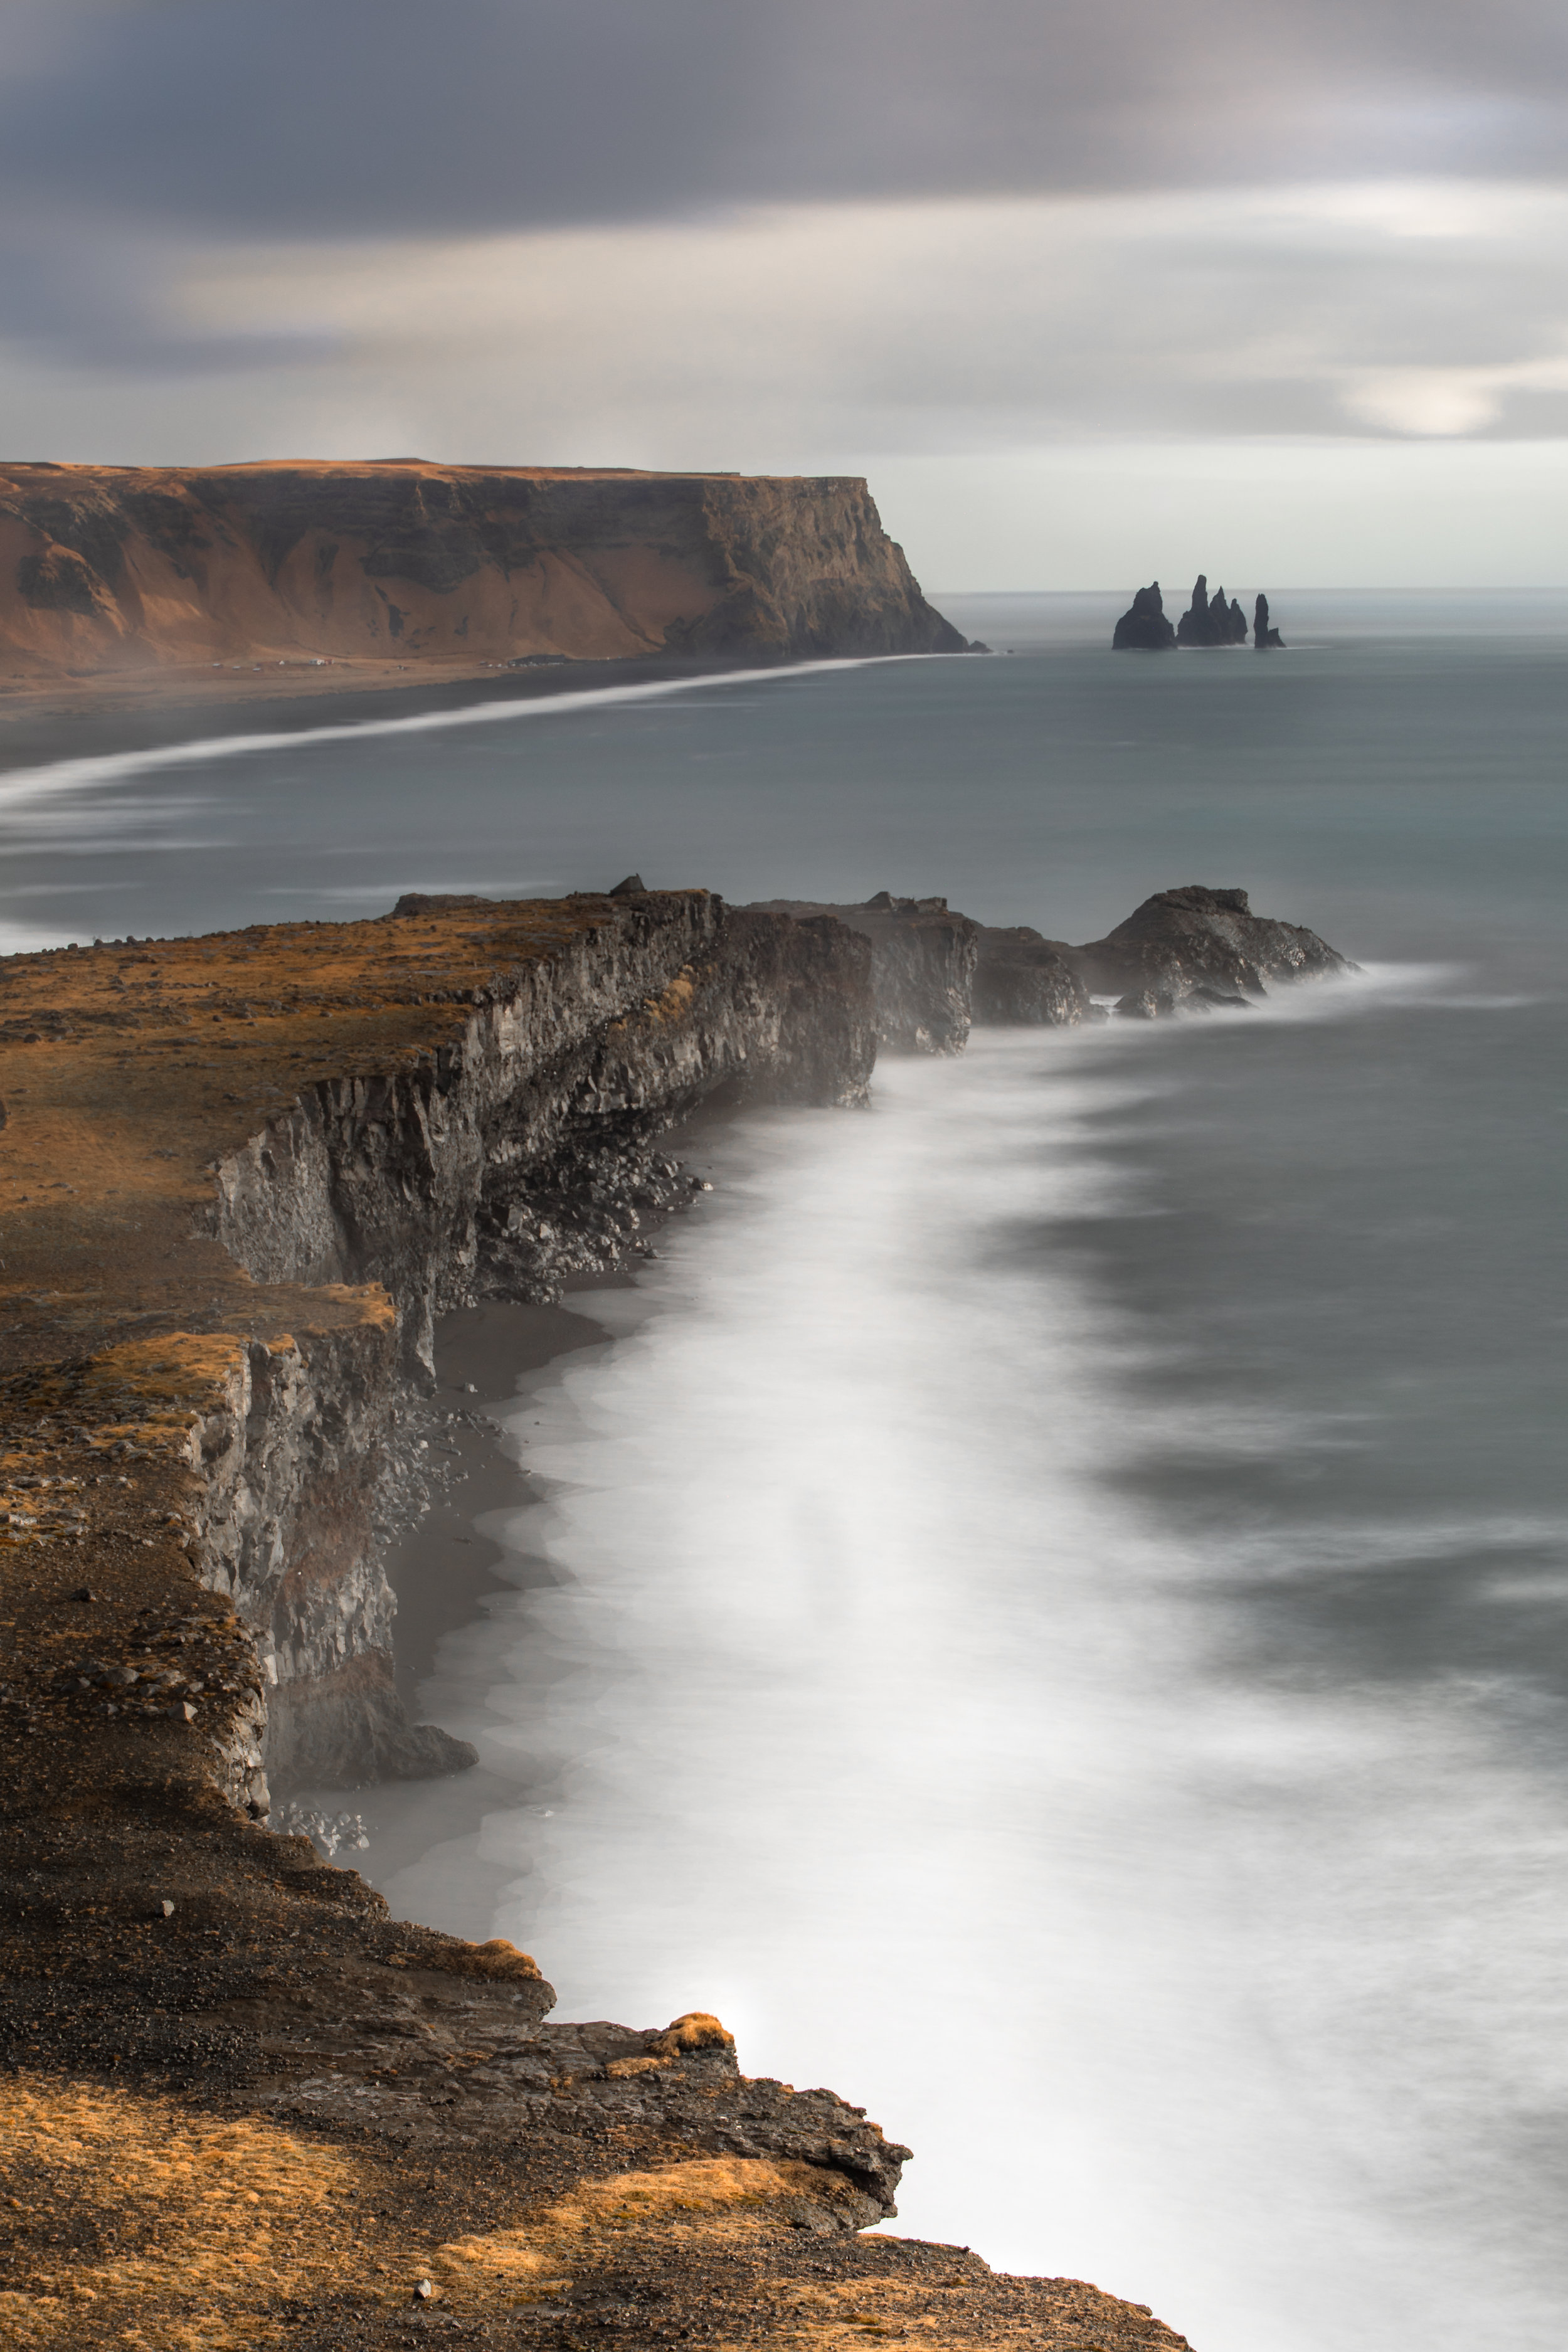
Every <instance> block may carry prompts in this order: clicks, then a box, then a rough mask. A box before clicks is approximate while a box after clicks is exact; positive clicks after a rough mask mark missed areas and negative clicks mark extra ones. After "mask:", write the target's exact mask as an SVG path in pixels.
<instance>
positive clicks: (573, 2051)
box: [0, 888, 1182, 2352]
mask: <svg viewBox="0 0 1568 2352" xmlns="http://www.w3.org/2000/svg"><path fill="white" fill-rule="evenodd" d="M870 954H871V951H870V947H869V944H868V941H867V940H865V939H863V938H862V937H860V936H859V934H858V933H856V932H854V931H852V930H850V929H847V928H846V927H845V926H843V925H841V924H839V923H837V922H835V921H833V920H831V919H815V918H814V919H807V920H804V921H795V919H792V918H790V917H789V916H786V915H784V914H781V913H775V912H773V911H770V910H761V911H752V910H743V909H742V910H735V909H728V908H724V907H723V906H722V905H721V902H720V901H718V900H716V899H714V898H711V897H710V895H709V894H707V893H705V892H702V891H697V890H688V891H671V892H645V891H641V890H640V889H637V890H634V889H630V888H627V889H626V890H623V891H618V892H616V893H615V894H612V895H610V896H608V897H600V896H581V897H576V898H569V899H563V900H556V901H548V902H539V903H532V904H530V903H526V902H517V903H501V904H496V903H489V902H485V901H480V900H444V899H437V898H408V899H405V900H404V901H402V902H400V904H399V906H398V908H396V909H395V912H394V913H393V914H392V915H389V916H387V917H384V918H382V919H378V920H375V921H369V922H363V923H357V924H333V925H302V924H299V925H287V926H279V927H275V928H270V929H263V928H261V927H258V928H256V929H251V930H248V931H245V932H237V933H231V934H225V935H216V936H213V937H209V938H205V939H199V940H159V941H151V940H124V941H113V942H110V943H109V944H108V945H106V946H102V947H98V948H95V949H92V950H59V951H58V952H53V953H48V954H40V955H36V956H27V957H17V958H12V959H9V960H5V961H0V1215H3V1217H4V1223H5V1254H4V1264H3V1265H0V1309H3V1313H0V1643H3V1644H4V1659H3V1664H0V2345H4V2346H5V2347H11V2346H16V2347H28V2352H33V2347H42V2348H43V2352H76V2347H99V2346H103V2347H108V2346H114V2347H124V2346H132V2347H142V2352H230V2347H251V2346H261V2345H287V2346H288V2347H290V2352H329V2347H330V2352H362V2347H363V2348H364V2352H368V2347H395V2346H400V2345H407V2344H409V2343H411V2342H424V2341H433V2342H438V2343H447V2342H450V2343H452V2344H454V2345H462V2344H482V2345H488V2346H492V2347H498V2352H523V2347H541V2352H546V2347H548V2352H589V2347H592V2352H612V2347H616V2352H623V2348H624V2352H636V2347H647V2346H653V2345H663V2344H676V2343H679V2344H682V2345H685V2346H688V2347H693V2352H704V2348H705V2352H733V2347H742V2346H745V2347H752V2346H755V2347H770V2352H784V2347H792V2352H807V2347H810V2352H816V2347H821V2352H842V2347H847V2346H851V2345H858V2344H863V2343H866V2342H869V2341H890V2342H895V2343H908V2344H911V2345H920V2346H923V2347H931V2352H970V2347H976V2352H978V2347H1024V2346H1030V2347H1053V2348H1054V2352H1095V2347H1099V2352H1133V2347H1140V2352H1182V2339H1181V2338H1180V2337H1178V2336H1173V2334H1172V2333H1171V2331H1170V2330H1169V2329H1167V2328H1165V2327H1163V2326H1161V2325H1160V2324H1159V2323H1158V2322H1157V2321H1156V2320H1154V2319H1153V2318H1152V2317H1151V2315H1149V2313H1148V2312H1147V2311H1145V2310H1143V2309H1142V2307H1140V2306H1138V2305H1131V2304H1126V2303H1121V2302H1118V2301H1116V2300H1115V2299H1113V2298H1112V2297H1110V2296H1109V2295H1107V2294H1102V2293H1100V2291H1099V2290H1098V2289H1096V2288H1094V2287H1092V2286H1089V2285H1085V2284H1081V2283H1079V2282H1076V2281H1073V2280H1068V2279H1054V2280H1053V2279H1019V2278H1005V2277H999V2276H997V2275H995V2274H994V2273H992V2272H991V2271H990V2270H989V2269H988V2268H987V2267H986V2265H985V2264H984V2262H982V2261H981V2260H980V2259H979V2257H978V2256H976V2255H975V2254H973V2253H972V2252H970V2251H969V2250H968V2249H964V2248H954V2247H950V2246H942V2245H932V2244H926V2243H922V2242H915V2241H910V2240H907V2239H901V2238H896V2237H886V2236H867V2235H864V2234H862V2233H863V2232H864V2231H865V2230H866V2229H867V2226H868V2224H871V2223H875V2222H877V2221H880V2220H882V2219H884V2218H886V2217H887V2216H889V2215H890V2214H891V2212H892V2210H893V2203H892V2200H893V2193H894V2191H895V2189H896V2188H897V2184H898V2179H899V2174H900V2168H901V2165H902V2163H903V2162H904V2160H905V2158H907V2155H908V2151H907V2150H906V2149H905V2148H903V2147H900V2146H899V2145H898V2144H897V2143H896V2142H894V2141H889V2140H888V2139H886V2138H885V2137H883V2135H882V2132H881V2131H880V2130H879V2127H878V2126H877V2125H876V2124H874V2123H872V2122H869V2121H868V2119H867V2118H866V2116H865V2115H864V2114H863V2112H862V2111H860V2110H859V2109H858V2108H856V2107H853V2106H851V2105H848V2104H847V2102H846V2101H845V2100H844V2099H842V2098H840V2097H839V2096H837V2095H835V2094H834V2093H833V2092H830V2091H826V2090H804V2091H796V2090H795V2089H794V2088H793V2087H792V2086H791V2085H790V2084H783V2083H777V2082H773V2081H767V2080H749V2079H747V2078H746V2077H744V2076H743V2075H742V2074H741V2073H740V2070H739V2067H738V2064H737V2061H736V2054H735V2050H734V2046H733V2043H732V2042H731V2040H730V2037H729V2036H728V2035H727V2033H726V2032H724V2030H723V2028H722V2026H721V2024H720V2023H719V2022H718V2021H716V2020H715V2019H713V2018H712V2017H710V2016H708V2015H706V2014H704V2013H702V2012H700V2011H693V2012H692V2013H690V2014H688V2015H687V2016H684V2017H682V2018H679V2019H677V2020H676V2021H675V2022H674V2023H673V2024H672V2025H668V2026H662V2027H658V2026H649V2025H646V2024H645V2025H643V2026H640V2027H639V2026H634V2027H628V2026H625V2025H620V2024H614V2023H609V2022H605V2021H599V2022H591V2023H586V2024H570V2023H567V2024H561V2023H557V2022H556V2021H554V2020H553V2019H552V2017H551V2016H550V2014H549V2012H550V2010H551V2008H552V1999H553V1997H552V1992H551V1989H550V1987H549V1985H548V1984H546V1983H545V1981H544V1979H543V1978H542V1974H541V1971H540V1969H538V1967H536V1965H535V1964H534V1962H533V1960H532V1959H531V1958H529V1957H528V1956H527V1955H526V1954H524V1953H521V1952H520V1951H517V1950H515V1949H514V1948H512V1947H511V1946H510V1945H509V1944H505V1943H501V1942H500V1941H497V1942H492V1943H487V1944H479V1945H475V1944H470V1943H467V1942H464V1941H462V1940H461V1939H459V1938H458V1937H453V1936H450V1935H446V1934H443V1933H440V1932H437V1931H436V1930H433V1929H430V1928H426V1927H420V1926H417V1925H413V1924H410V1923H408V1922H405V1921H398V1920H395V1919H394V1918H392V1917H391V1916H390V1915H389V1913H388V1910H387V1906H386V1905H385V1903H384V1901H383V1899H382V1897H381V1896H380V1895H377V1894H375V1893H374V1891H373V1890H372V1889H371V1888H369V1887H368V1886H366V1885H364V1884H363V1881H362V1880H361V1879H360V1878H359V1877H358V1876H357V1875H356V1874H354V1873H353V1871H349V1870H342V1869H337V1868H333V1867H331V1866H330V1865H329V1864H325V1863H323V1862H321V1860H320V1859H319V1857H318V1855H317V1853H316V1851H315V1849H314V1847H313V1846H312V1845H311V1843H310V1841H309V1840H308V1839H306V1838H303V1837H297V1836H285V1835H279V1834H275V1833H274V1832H272V1831H271V1830H270V1829H268V1827H267V1826H266V1825H265V1824H266V1822H267V1818H268V1809H269V1806H270V1803H271V1791H270V1790H269V1789H268V1773H269V1772H270V1773H271V1774H272V1775H273V1777H274V1779H275V1780H277V1781H278V1782H279V1784H281V1785H286V1784H287V1782H288V1780H289V1776H290V1774H291V1773H292V1772H298V1771H300V1770H303V1769H310V1770H311V1771H320V1772H323V1773H327V1772H329V1770H330V1769H331V1768H332V1765H333V1759H338V1763H337V1766H336V1768H335V1769H339V1770H340V1771H342V1772H346V1773H347V1775H348V1776H349V1777H350V1778H358V1777H368V1776H369V1774H370V1773H371V1772H372V1771H373V1770H376V1769H397V1770H402V1771H413V1772H416V1773H424V1772H427V1771H432V1770H441V1769H454V1767H457V1768H459V1769H460V1767H461V1764H462V1762H463V1760H464V1756H465V1755H467V1754H470V1753H471V1751H462V1752H461V1753H454V1752H453V1751H454V1750H457V1749H458V1745H459V1744H458V1743H456V1742H451V1741H446V1743H445V1747H444V1748H443V1745H442V1742H443V1739H444V1735H442V1734H440V1733H439V1732H437V1731H436V1730H434V1729H433V1728H432V1727H428V1726H408V1725H406V1724H405V1723H403V1722H402V1720H401V1718H400V1715H399V1710H398V1708H397V1706H396V1702H395V1694H394V1692H393V1689H392V1683H391V1675H390V1655H389V1647H388V1644H389V1639H390V1622H391V1621H390V1609H389V1606H388V1602H389V1600H390V1596H389V1595H388V1593H387V1591H386V1586H385V1582H384V1576H383V1573H382V1570H381V1567H380V1562H379V1556H378V1553H377V1551H376V1548H375V1536H374V1523H373V1521H374V1515H373V1513H372V1510H371V1507H370V1506H371V1502H372V1500H373V1496H374V1489H375V1487H376V1486H377V1484H378V1481H379V1482H384V1480H385V1479H386V1478H387V1477H388V1476H390V1478H391V1479H392V1482H393V1484H394V1485H395V1486H399V1487H405V1486H406V1485H407V1482H408V1481H409V1479H410V1478H412V1477H413V1476H414V1475H415V1472H414V1469H413V1461H414V1460H416V1459H417V1458H418V1457H417V1456H414V1457H410V1456H409V1455H408V1454H406V1452H405V1453H404V1454H401V1455H400V1454H399V1452H398V1447H399V1445H400V1444H403V1445H404V1446H405V1447H406V1444H407V1439H408V1433H409V1424H408V1416H409V1414H410V1413H411V1412H415V1411H416V1410H417V1409H418V1405H419V1399H420V1397H421V1394H422V1393H427V1390H422V1386H421V1383H422V1380H424V1379H425V1378H426V1374H427V1368H428V1361H429V1345H428V1341H429V1331H430V1325H431V1318H432V1316H433V1314H434V1313H435V1312H436V1311H437V1310H438V1309H440V1308H442V1307H445V1306H447V1305H450V1304H452V1303H454V1302H456V1301H458V1300H461V1299H462V1298H465V1297H476V1296H479V1295H489V1296H495V1295H501V1296H511V1297H544V1296H549V1295H551V1293H552V1287H553V1286H558V1285H559V1283H560V1282H561V1281H562V1280H563V1279H564V1278H567V1277H569V1276H571V1275H572V1274H573V1273H574V1271H581V1270H582V1269H584V1268H585V1267H592V1266H595V1265H612V1264H616V1263H618V1262H620V1260H621V1259H622V1258H623V1257H624V1256H625V1255H626V1253H627V1252H628V1251H631V1250H635V1249H636V1247H637V1245H638V1242H639V1238H640V1236H641V1234H643V1233H644V1232H645V1231H646V1229H647V1223H648V1221H649V1220H650V1219H657V1217H658V1215H660V1214H661V1213H666V1212H667V1211H668V1210H669V1209H670V1208H672V1207H676V1206H679V1199H680V1193H681V1181H682V1180H681V1179H680V1177H679V1171H678V1170H677V1169H676V1166H675V1163H674V1162H673V1160H669V1159H668V1158H667V1157H665V1156H664V1154H663V1152H662V1151H661V1150H660V1148H659V1142H660V1130H661V1129H663V1128H665V1127H667V1126H668V1124H669V1123H670V1122H671V1121H672V1120H673V1119H675V1118H678V1117H679V1115H680V1114H681V1113H682V1111H683V1110H684V1109H686V1108H689V1107H690V1106H691V1105H692V1104H693V1103H695V1102H697V1101H700V1100H703V1099H708V1100H712V1099H714V1098H715V1097H718V1098H720V1099H731V1100H735V1099H742V1100H744V1099H759V1100H770V1101H781V1102H792V1101H793V1102H803V1103H816V1104H820V1105H830V1104H835V1103H843V1104H851V1103H855V1102H858V1101H859V1100H861V1099H863V1097H864V1095H865V1089H866V1082H867V1079H868V1075H869V1071H870V1066H871V1059H872V1055H873V1053H874V1050H875V1036H876V1005H875V1000H874V997H873V992H872V979H871V963H870ZM546 1957H548V1956H546ZM920 1964H921V1962H920V1959H919V1956H914V1958H912V1960H911V1965H920ZM701 1995H702V1988H701V1987H700V1986H696V1987H693V1988H692V1995H691V1997H692V1998H693V2000H700V1999H701ZM957 1998H958V2006H957V2007H956V2008H955V2006H954V1996H953V1995H952V1990H951V1989H946V1990H943V1991H942V1994H941V1995H940V1997H939V1998H938V2000H936V2002H935V2004H934V2006H933V2010H932V2047H931V2063H933V2064H941V2065H942V2066H943V2067H946V2068H949V2069H951V2067H952V2064H953V2063H954V2061H953V2050H954V2046H955V2037H957V2038H958V2039H959V2040H961V2038H962V2034H963V2012H962V1996H959V1997H957ZM913 2063H919V2053H915V2057H914V2061H913ZM892 2120H894V2121H896V2119H892Z"/></svg>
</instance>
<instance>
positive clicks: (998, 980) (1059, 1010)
mask: <svg viewBox="0 0 1568 2352" xmlns="http://www.w3.org/2000/svg"><path fill="white" fill-rule="evenodd" d="M979 950H980V951H979V957H978V960H977V961H976V963H975V967H974V991H973V1006H974V1018H975V1021H976V1022H977V1023H978V1024H980V1025H981V1026H983V1027H987V1028H1013V1029H1016V1028H1036V1027H1041V1028H1070V1027H1072V1026H1075V1025H1076V1024H1078V1023H1079V1022H1080V1021H1083V1020H1085V1019H1087V1018H1088V1016H1089V1011H1090V1006H1089V991H1088V989H1087V988H1086V987H1085V986H1084V984H1083V982H1082V981H1081V980H1080V979H1079V975H1078V973H1077V972H1076V971H1074V970H1073V968H1072V965H1071V964H1070V963H1069V962H1068V957H1069V956H1070V955H1072V954H1073V953H1074V950H1072V949H1071V948H1068V947H1067V946H1065V945H1064V944H1063V942H1062V941H1061V940H1047V939H1044V938H1042V937H1041V935H1040V933H1039V932H1038V931H1036V930H1031V929H1030V928H1029V926H1028V925H1027V923H1018V924H1016V925H1015V926H1014V927H1013V928H1012V929H998V928H995V927H994V926H991V925H989V924H988V925H985V926H984V927H983V928H982V930H981V933H980V940H979Z"/></svg>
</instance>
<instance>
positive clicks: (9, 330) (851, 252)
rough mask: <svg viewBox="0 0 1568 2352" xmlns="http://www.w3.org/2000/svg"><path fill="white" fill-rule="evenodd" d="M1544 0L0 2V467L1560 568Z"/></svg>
mask: <svg viewBox="0 0 1568 2352" xmlns="http://www.w3.org/2000/svg"><path fill="white" fill-rule="evenodd" d="M1565 132H1568V10H1565V9H1564V8H1563V6H1562V5H1561V0H1487V5H1486V6H1484V7H1482V6H1480V5H1478V0H1288V4H1287V0H1181V5H1176V0H1159V5H1154V0H963V5H954V0H940V5H939V0H439V5H431V0H418V5H416V0H374V5H372V0H309V5H306V0H266V5H259V0H0V415H4V417H5V425H6V430H5V446H4V451H3V453H0V454H5V455H6V456H9V457H17V458H21V457H35V458H37V457H47V458H53V459H56V460H62V459H74V460H84V461H85V460H94V461H101V462H110V463H117V464H156V463H185V464H200V463H209V462H218V461H232V460H235V459H240V458H247V457H396V456H410V455H420V456H426V457H434V458H443V459H448V460H452V461H457V462H464V463H473V464H480V463H487V462H493V463H512V464H519V463H521V464H533V463H544V464H581V465H596V464H619V465H635V466H649V467H675V468H684V467H712V468H723V469H738V470H741V471H743V472H784V473H855V474H865V475H867V476H868V478H870V481H871V485H872V488H873V490H874V491H875V493H876V494H877V496H878V499H879V503H880V506H881V509H882V511H883V515H884V518H885V520H887V522H888V524H889V528H890V529H891V530H893V531H894V532H895V535H896V536H898V537H899V538H900V539H901V540H902V541H903V542H904V544H905V545H906V547H907V548H908V550H909V552H910V558H911V560H912V561H913V562H914V564H915V568H916V570H917V571H918V572H920V574H921V577H922V579H923V580H924V581H925V583H926V584H927V585H928V587H930V588H932V589H933V590H940V589H942V588H949V589H960V588H963V589H971V590H974V589H984V588H1012V589H1019V588H1079V587H1097V588H1098V587H1104V588H1110V587H1118V586H1121V585H1122V584H1124V583H1125V584H1128V585H1131V584H1133V583H1136V582H1138V581H1141V580H1143V579H1147V578H1149V577H1152V576H1153V575H1155V574H1156V573H1159V574H1161V575H1162V576H1163V577H1165V578H1166V579H1167V580H1171V579H1175V580H1185V579H1187V578H1190V577H1191V575H1192V573H1193V572H1195V571H1196V570H1198V569H1200V568H1202V569H1205V570H1206V571H1207V572H1208V573H1209V575H1210V577H1211V578H1214V577H1224V578H1226V579H1227V580H1228V579H1231V578H1246V579H1252V580H1267V581H1268V582H1269V583H1279V584H1280V585H1288V584H1294V585H1300V586H1309V585H1341V584H1344V585H1378V584H1403V583H1410V584H1428V585H1438V584H1450V583H1452V584H1464V583H1479V584H1523V585H1528V584H1531V583H1563V582H1564V581H1568V270H1565V269H1564V266H1563V255H1564V253H1565V252H1568V137H1565Z"/></svg>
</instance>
